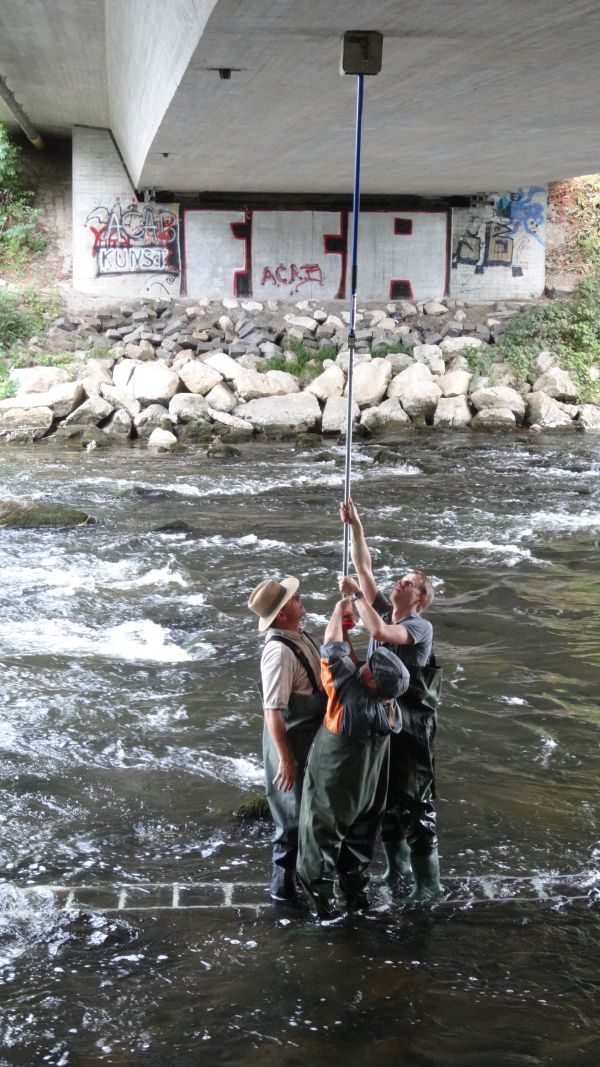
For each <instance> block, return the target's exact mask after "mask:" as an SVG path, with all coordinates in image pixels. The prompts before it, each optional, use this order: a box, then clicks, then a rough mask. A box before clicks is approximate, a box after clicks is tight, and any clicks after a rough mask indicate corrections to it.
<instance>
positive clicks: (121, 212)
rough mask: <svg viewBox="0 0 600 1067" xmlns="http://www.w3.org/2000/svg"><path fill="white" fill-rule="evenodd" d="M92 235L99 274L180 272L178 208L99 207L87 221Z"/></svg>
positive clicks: (118, 204) (151, 205)
mask: <svg viewBox="0 0 600 1067" xmlns="http://www.w3.org/2000/svg"><path fill="white" fill-rule="evenodd" d="M85 225H86V227H87V228H88V229H89V230H90V232H91V234H92V235H93V246H92V256H93V257H94V258H95V260H96V264H97V272H98V274H102V275H107V274H168V275H178V274H179V273H180V271H181V258H180V251H179V212H178V209H177V205H176V204H154V203H139V202H138V201H137V200H131V201H129V202H127V203H122V202H121V199H120V198H119V197H117V198H116V199H115V200H114V202H113V203H112V205H111V206H110V207H108V206H107V205H105V204H102V203H100V202H98V203H96V204H95V205H94V207H93V208H92V209H91V211H90V212H89V213H88V215H87V218H86V220H85Z"/></svg>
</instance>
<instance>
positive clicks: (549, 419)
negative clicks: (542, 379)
mask: <svg viewBox="0 0 600 1067" xmlns="http://www.w3.org/2000/svg"><path fill="white" fill-rule="evenodd" d="M527 422H528V423H529V425H530V426H539V427H540V429H542V430H571V429H573V427H574V425H575V426H576V425H577V424H576V423H575V424H574V423H573V420H572V418H571V416H570V415H568V414H567V412H566V411H564V409H563V408H562V407H561V405H560V404H559V403H558V401H557V400H555V399H554V397H551V396H548V394H547V393H539V392H534V393H530V394H529V396H528V397H527Z"/></svg>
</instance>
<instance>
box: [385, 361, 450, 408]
mask: <svg viewBox="0 0 600 1067" xmlns="http://www.w3.org/2000/svg"><path fill="white" fill-rule="evenodd" d="M441 395H442V390H441V389H440V387H439V385H437V384H436V382H434V380H433V377H432V374H431V372H430V370H429V368H428V367H426V366H425V365H424V364H423V363H413V364H412V366H410V367H407V368H406V370H403V371H400V374H397V375H396V377H395V378H392V381H391V382H390V385H389V388H388V396H389V397H398V399H399V400H400V402H401V404H402V407H403V408H404V410H405V411H406V412H407V413H408V414H409V415H410V416H411V418H416V417H417V416H419V415H423V416H425V417H426V418H427V417H428V416H430V415H433V412H434V411H435V409H436V406H437V402H438V400H439V398H440V397H441Z"/></svg>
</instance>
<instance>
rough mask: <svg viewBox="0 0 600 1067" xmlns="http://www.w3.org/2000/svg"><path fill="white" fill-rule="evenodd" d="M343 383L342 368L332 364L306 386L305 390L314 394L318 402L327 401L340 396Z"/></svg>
mask: <svg viewBox="0 0 600 1067" xmlns="http://www.w3.org/2000/svg"><path fill="white" fill-rule="evenodd" d="M345 383H346V375H345V374H344V372H343V370H342V368H341V367H338V366H337V364H332V365H331V366H330V367H327V368H326V369H325V370H324V371H323V373H322V374H319V376H318V378H315V379H314V381H312V382H311V383H310V385H307V387H306V389H307V390H308V391H310V392H311V393H314V394H315V396H316V397H318V399H319V400H328V399H329V397H330V396H341V395H342V393H343V392H344V385H345Z"/></svg>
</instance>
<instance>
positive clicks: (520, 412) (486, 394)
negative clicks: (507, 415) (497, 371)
mask: <svg viewBox="0 0 600 1067" xmlns="http://www.w3.org/2000/svg"><path fill="white" fill-rule="evenodd" d="M471 403H472V404H473V405H474V406H475V407H476V408H477V411H482V410H484V409H488V408H490V409H493V410H495V409H497V408H508V409H509V410H510V411H512V413H513V415H515V416H516V417H517V418H518V419H522V418H523V416H524V414H525V407H526V405H525V401H524V400H523V397H522V396H521V395H520V394H519V393H517V391H516V389H510V388H509V387H508V386H504V385H494V386H489V387H488V388H487V389H477V390H476V391H475V392H474V393H471Z"/></svg>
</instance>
